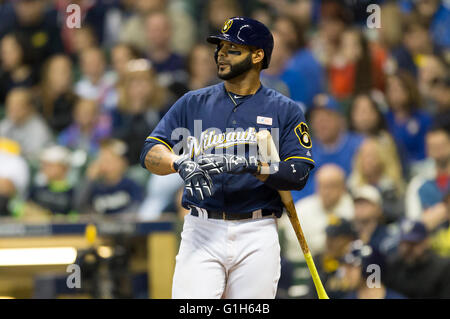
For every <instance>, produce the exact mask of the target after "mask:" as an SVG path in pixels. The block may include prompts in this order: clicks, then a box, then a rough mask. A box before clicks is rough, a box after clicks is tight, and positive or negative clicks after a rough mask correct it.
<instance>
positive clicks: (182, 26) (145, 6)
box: [119, 0, 223, 55]
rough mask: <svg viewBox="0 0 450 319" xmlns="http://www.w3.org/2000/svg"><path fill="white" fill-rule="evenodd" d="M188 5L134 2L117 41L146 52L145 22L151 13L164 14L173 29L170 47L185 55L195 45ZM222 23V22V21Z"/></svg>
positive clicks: (149, 0) (163, 1)
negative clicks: (132, 10)
mask: <svg viewBox="0 0 450 319" xmlns="http://www.w3.org/2000/svg"><path fill="white" fill-rule="evenodd" d="M189 5H190V3H189V2H184V1H167V0H135V1H134V4H133V6H134V9H135V14H134V16H131V17H130V18H129V19H127V21H126V22H125V23H124V25H123V27H122V28H121V30H120V35H119V40H120V42H125V43H129V44H132V45H134V46H136V47H137V48H138V49H140V50H141V51H145V50H147V47H148V39H147V36H146V32H147V31H146V28H145V20H146V17H147V15H148V14H150V13H153V12H163V11H164V12H166V13H167V15H168V18H169V20H170V25H171V27H172V29H173V32H172V36H171V39H170V46H171V48H173V50H174V51H175V52H176V53H178V54H181V55H187V54H188V52H189V51H190V50H191V48H192V46H193V44H194V43H195V35H196V28H195V27H196V25H195V22H194V20H193V18H192V16H191V15H189V14H188V12H189V8H188V6H189ZM222 23H223V21H222Z"/></svg>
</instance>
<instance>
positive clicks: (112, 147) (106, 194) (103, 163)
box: [78, 139, 143, 217]
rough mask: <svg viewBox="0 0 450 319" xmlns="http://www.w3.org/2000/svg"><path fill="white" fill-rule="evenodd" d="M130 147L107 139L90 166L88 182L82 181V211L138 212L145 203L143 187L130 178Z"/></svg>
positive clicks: (87, 175)
mask: <svg viewBox="0 0 450 319" xmlns="http://www.w3.org/2000/svg"><path fill="white" fill-rule="evenodd" d="M126 152H127V146H126V144H125V143H124V142H122V141H120V140H117V139H105V140H103V141H102V142H101V144H100V150H99V153H98V157H97V158H96V159H95V160H94V161H93V162H92V163H91V164H90V165H89V167H88V170H87V174H86V181H84V182H83V183H81V185H82V188H81V191H80V193H79V194H80V195H78V196H79V199H78V200H79V205H80V206H79V207H80V211H84V212H95V213H98V214H101V215H110V214H125V216H127V217H128V216H129V217H133V216H135V215H136V212H137V208H138V205H139V204H140V203H141V202H142V197H143V191H142V188H141V187H140V186H139V185H138V184H136V183H135V182H134V181H133V180H131V179H129V178H128V177H126V175H125V174H126V171H127V168H128V163H127V160H126Z"/></svg>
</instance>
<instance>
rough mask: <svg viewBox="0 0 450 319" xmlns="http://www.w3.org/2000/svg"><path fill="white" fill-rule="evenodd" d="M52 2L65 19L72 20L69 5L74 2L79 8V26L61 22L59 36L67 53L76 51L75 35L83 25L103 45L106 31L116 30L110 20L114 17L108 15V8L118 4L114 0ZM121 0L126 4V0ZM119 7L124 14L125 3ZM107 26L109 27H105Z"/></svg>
mask: <svg viewBox="0 0 450 319" xmlns="http://www.w3.org/2000/svg"><path fill="white" fill-rule="evenodd" d="M54 2H55V4H54V7H55V9H56V10H57V11H58V14H59V16H60V17H61V19H64V20H66V21H67V20H69V21H70V22H72V21H74V15H73V13H74V11H72V10H73V9H72V10H68V8H69V5H74V4H75V5H77V6H78V8H79V10H80V18H79V19H80V25H81V26H82V27H81V28H76V27H75V28H74V27H73V26H70V25H68V24H66V23H63V24H62V27H61V38H62V39H63V43H64V49H65V52H66V53H68V54H75V53H76V51H77V49H76V43H75V42H76V41H77V40H76V37H77V33H78V31H79V30H80V29H84V28H85V27H87V28H89V32H91V33H92V37H93V38H95V41H96V42H97V44H102V45H105V46H106V39H105V37H106V36H107V35H109V33H108V32H113V31H117V29H115V28H114V27H117V26H116V25H115V24H114V23H112V21H111V20H114V17H111V16H108V13H109V12H110V10H111V11H112V10H113V9H114V8H115V7H117V6H119V4H118V3H117V2H118V1H116V0H114V1H109V0H96V1H90V0H55V1H54ZM121 2H122V3H125V4H126V2H127V1H121ZM128 2H129V1H128ZM121 8H123V10H124V14H125V13H126V9H127V6H126V5H125V6H122V7H121ZM116 12H117V11H116ZM108 18H109V19H108ZM107 19H108V20H107ZM116 19H118V18H116ZM107 21H108V22H109V23H107ZM108 27H109V28H111V29H107V28H108ZM108 40H109V38H108Z"/></svg>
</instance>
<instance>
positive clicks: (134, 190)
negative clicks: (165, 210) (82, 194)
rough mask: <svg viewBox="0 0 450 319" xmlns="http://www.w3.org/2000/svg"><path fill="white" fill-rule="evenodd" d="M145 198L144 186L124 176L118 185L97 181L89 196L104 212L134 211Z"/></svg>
mask: <svg viewBox="0 0 450 319" xmlns="http://www.w3.org/2000/svg"><path fill="white" fill-rule="evenodd" d="M143 199H144V191H143V189H142V187H141V186H140V185H138V184H136V182H134V181H133V180H131V179H129V178H127V177H124V178H123V179H122V180H121V181H119V182H118V183H117V184H116V185H106V184H103V183H100V182H95V183H94V185H93V188H92V191H91V193H90V196H89V203H90V205H91V206H92V207H93V208H94V210H95V211H96V212H99V213H102V214H117V213H133V212H134V210H135V209H136V206H137V205H138V204H140V203H141V202H142V201H143Z"/></svg>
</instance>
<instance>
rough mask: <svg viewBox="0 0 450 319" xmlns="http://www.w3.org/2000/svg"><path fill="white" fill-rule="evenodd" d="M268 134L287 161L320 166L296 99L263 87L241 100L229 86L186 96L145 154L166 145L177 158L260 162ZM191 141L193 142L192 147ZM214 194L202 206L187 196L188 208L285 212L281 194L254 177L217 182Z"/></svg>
mask: <svg viewBox="0 0 450 319" xmlns="http://www.w3.org/2000/svg"><path fill="white" fill-rule="evenodd" d="M261 129H268V130H270V132H271V133H272V136H273V137H274V141H275V144H276V145H277V147H278V150H279V155H280V159H281V160H282V161H287V160H290V159H292V160H298V161H302V162H306V163H308V164H310V165H311V166H314V160H313V158H312V150H311V148H312V142H311V139H310V136H309V132H308V126H307V124H306V121H305V118H304V115H303V112H302V111H301V109H300V107H299V106H298V105H297V104H296V103H295V102H294V101H292V100H291V99H289V98H287V97H286V96H284V95H282V94H280V93H278V92H277V91H275V90H272V89H268V88H266V87H264V86H261V87H260V88H259V89H258V91H257V92H256V93H255V94H254V95H250V96H236V95H234V94H233V93H231V92H227V91H226V89H225V85H224V83H223V82H222V83H219V84H216V85H213V86H209V87H206V88H203V89H200V90H196V91H191V92H188V93H186V94H185V95H184V96H182V97H181V98H180V99H179V100H178V101H177V102H176V103H175V104H174V105H173V106H172V107H171V109H170V110H169V111H168V112H167V114H166V115H165V116H164V117H163V119H162V120H161V121H160V122H159V124H158V125H157V127H156V128H155V129H154V130H153V132H152V133H151V135H150V136H148V137H147V139H146V141H145V145H144V149H143V151H142V153H141V165H142V166H143V167H145V155H146V154H147V152H148V150H149V149H150V148H151V147H152V146H153V145H155V144H163V145H165V146H166V147H168V148H169V149H170V150H172V151H173V152H174V153H176V154H177V155H181V154H180V153H181V152H185V153H187V152H189V153H190V154H191V157H193V158H194V159H195V157H197V156H199V155H202V154H207V153H222V154H223V153H231V154H236V153H238V154H240V155H243V152H244V154H245V156H246V157H247V159H248V160H250V161H253V160H255V158H254V156H255V155H256V133H257V132H258V131H259V130H261ZM187 135H190V136H192V137H193V138H192V137H191V139H192V141H191V143H186V140H187ZM211 177H212V179H213V182H214V190H213V191H214V193H213V195H212V196H211V197H209V198H206V199H205V200H203V201H201V202H197V201H196V199H195V198H192V197H188V196H187V194H186V192H184V194H183V199H182V205H183V206H184V207H186V208H189V206H190V205H195V206H198V207H201V208H205V209H207V210H216V211H224V212H234V213H247V212H251V211H254V210H257V209H262V208H265V209H273V210H274V211H276V212H281V211H282V207H283V206H282V203H281V199H280V197H279V195H278V192H277V190H275V189H273V188H271V187H269V186H267V185H265V184H264V183H263V182H261V181H259V180H258V179H257V178H256V177H254V176H253V175H251V174H244V175H232V174H220V175H213V176H211Z"/></svg>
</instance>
